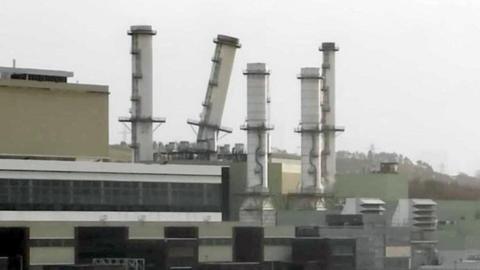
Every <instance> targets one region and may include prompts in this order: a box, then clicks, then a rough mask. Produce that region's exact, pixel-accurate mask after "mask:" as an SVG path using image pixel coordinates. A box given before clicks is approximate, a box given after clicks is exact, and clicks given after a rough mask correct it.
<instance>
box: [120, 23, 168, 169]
mask: <svg viewBox="0 0 480 270" xmlns="http://www.w3.org/2000/svg"><path fill="white" fill-rule="evenodd" d="M128 35H130V36H132V48H131V54H132V96H131V101H132V107H131V109H130V114H131V117H130V118H128V117H127V118H125V117H122V118H120V119H119V121H120V122H131V124H132V127H131V131H132V145H131V146H132V148H133V150H134V151H133V152H134V155H133V160H134V162H152V161H153V128H152V124H153V123H164V122H165V119H164V118H154V117H152V105H153V99H152V94H153V91H152V78H153V71H152V68H153V67H152V37H153V36H154V35H156V31H155V30H152V27H151V26H150V25H134V26H131V27H130V30H129V31H128Z"/></svg>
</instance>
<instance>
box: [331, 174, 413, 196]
mask: <svg viewBox="0 0 480 270" xmlns="http://www.w3.org/2000/svg"><path fill="white" fill-rule="evenodd" d="M334 193H335V197H338V198H350V197H366V198H378V199H381V200H384V201H386V202H388V201H396V200H398V199H401V198H408V179H407V177H406V176H405V175H401V174H381V173H372V174H340V175H337V182H336V183H335V188H334Z"/></svg>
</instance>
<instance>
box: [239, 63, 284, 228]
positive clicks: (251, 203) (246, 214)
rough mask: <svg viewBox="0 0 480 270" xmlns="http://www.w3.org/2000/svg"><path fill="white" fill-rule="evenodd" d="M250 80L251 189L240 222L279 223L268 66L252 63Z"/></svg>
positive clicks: (246, 72) (248, 186) (249, 174)
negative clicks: (271, 173)
mask: <svg viewBox="0 0 480 270" xmlns="http://www.w3.org/2000/svg"><path fill="white" fill-rule="evenodd" d="M244 74H245V75H246V76H247V121H246V124H245V125H243V126H242V127H241V129H243V130H246V131H247V187H246V198H245V200H244V202H243V204H242V206H241V209H240V221H245V222H260V223H262V224H265V223H267V224H271V223H275V218H274V217H275V215H274V208H273V206H272V204H271V200H270V195H269V190H268V149H269V130H272V129H273V126H272V125H270V119H269V116H270V114H269V104H270V92H269V87H268V76H269V75H270V71H269V70H267V67H266V65H265V64H264V63H249V64H247V70H246V71H245V72H244Z"/></svg>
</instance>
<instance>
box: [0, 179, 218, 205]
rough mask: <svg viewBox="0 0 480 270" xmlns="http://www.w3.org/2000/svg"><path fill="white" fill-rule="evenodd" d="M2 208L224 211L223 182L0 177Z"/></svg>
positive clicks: (0, 201)
mask: <svg viewBox="0 0 480 270" xmlns="http://www.w3.org/2000/svg"><path fill="white" fill-rule="evenodd" d="M0 210H65V211H68V210H70V211H215V212H217V211H221V185H220V184H206V183H157V182H119V181H66V180H17V179H15V180H14V179H0Z"/></svg>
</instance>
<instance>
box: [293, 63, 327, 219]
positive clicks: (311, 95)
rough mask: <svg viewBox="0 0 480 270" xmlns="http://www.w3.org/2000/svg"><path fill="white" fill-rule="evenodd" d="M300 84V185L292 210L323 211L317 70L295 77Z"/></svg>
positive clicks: (307, 68) (318, 71)
mask: <svg viewBox="0 0 480 270" xmlns="http://www.w3.org/2000/svg"><path fill="white" fill-rule="evenodd" d="M298 79H300V82H301V122H300V125H299V127H298V128H297V129H296V130H295V131H296V132H298V133H300V134H301V138H302V140H301V182H300V183H301V185H300V190H299V193H298V194H295V195H294V201H293V203H294V208H295V209H302V210H324V209H325V208H324V205H323V201H322V194H323V183H322V168H321V163H320V153H321V142H320V133H321V119H320V117H321V114H320V94H321V93H320V79H321V77H320V69H319V68H316V67H305V68H302V69H301V71H300V75H299V76H298Z"/></svg>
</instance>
